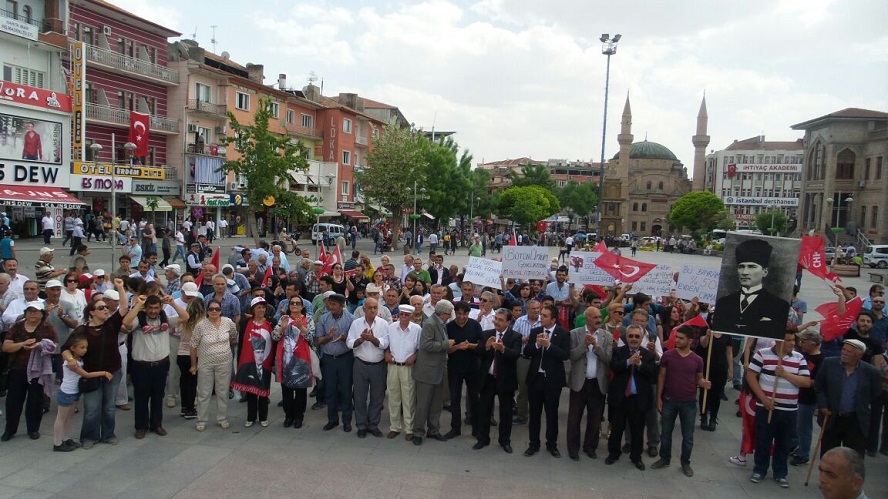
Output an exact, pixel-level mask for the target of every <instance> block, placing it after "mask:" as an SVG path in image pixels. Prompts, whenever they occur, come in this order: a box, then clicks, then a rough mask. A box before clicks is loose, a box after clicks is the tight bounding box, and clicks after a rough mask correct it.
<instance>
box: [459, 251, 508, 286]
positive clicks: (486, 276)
mask: <svg viewBox="0 0 888 499" xmlns="http://www.w3.org/2000/svg"><path fill="white" fill-rule="evenodd" d="M502 273H503V264H502V263H501V262H498V261H496V260H488V259H486V258H479V257H477V256H470V257H469V263H468V265H466V274H465V276H464V277H463V281H466V282H471V283H473V284H478V285H480V286H490V287H492V288H496V289H500V288H501V287H502V285H503V284H502V282H500V275H501V274H502Z"/></svg>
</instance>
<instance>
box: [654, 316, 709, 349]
mask: <svg viewBox="0 0 888 499" xmlns="http://www.w3.org/2000/svg"><path fill="white" fill-rule="evenodd" d="M682 326H696V327H709V324H707V323H706V319H704V318H703V316H702V315H699V314H698V315H697V316H696V317H694V318H693V319H691V320H689V321H685V322H682V323H681V324H679V325H677V326H675V327H674V328H672V331H670V332H669V339H668V340H666V344H665V345H663V348H664V349H666V350H672V349H673V348H675V332H676V331H678V328H680V327H682Z"/></svg>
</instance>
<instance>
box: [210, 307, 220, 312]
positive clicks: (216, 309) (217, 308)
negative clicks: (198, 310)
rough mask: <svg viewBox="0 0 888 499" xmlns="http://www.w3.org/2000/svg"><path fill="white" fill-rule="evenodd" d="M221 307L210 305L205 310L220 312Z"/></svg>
mask: <svg viewBox="0 0 888 499" xmlns="http://www.w3.org/2000/svg"><path fill="white" fill-rule="evenodd" d="M221 311H222V309H221V308H219V307H210V308H208V309H207V312H221Z"/></svg>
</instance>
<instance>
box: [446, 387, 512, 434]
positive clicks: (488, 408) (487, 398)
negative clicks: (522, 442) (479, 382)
mask: <svg viewBox="0 0 888 499" xmlns="http://www.w3.org/2000/svg"><path fill="white" fill-rule="evenodd" d="M484 376H485V377H486V379H485V381H484V385H483V386H482V387H481V394H480V401H479V403H478V406H479V408H480V409H481V410H480V411H479V414H478V441H479V442H484V443H490V415H491V414H493V402H494V399H495V398H496V399H499V427H498V428H499V444H500V445H511V444H512V399H514V398H515V391H514V390H504V391H498V390H497V389H496V378H494V377H493V375H492V374H485V375H484ZM451 403H453V402H452V401H451Z"/></svg>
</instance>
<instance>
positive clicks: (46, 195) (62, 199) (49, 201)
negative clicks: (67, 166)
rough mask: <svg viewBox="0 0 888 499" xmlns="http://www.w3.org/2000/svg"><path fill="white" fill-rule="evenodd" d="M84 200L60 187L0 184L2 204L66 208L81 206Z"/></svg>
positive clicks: (0, 203)
mask: <svg viewBox="0 0 888 499" xmlns="http://www.w3.org/2000/svg"><path fill="white" fill-rule="evenodd" d="M85 204H86V203H84V202H83V201H81V200H79V199H77V198H75V197H74V196H72V195H71V194H68V193H67V192H65V191H63V190H62V189H60V188H58V187H27V186H23V185H3V186H0V205H6V206H42V205H58V206H62V207H64V208H80V207H81V206H83V205H85Z"/></svg>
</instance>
